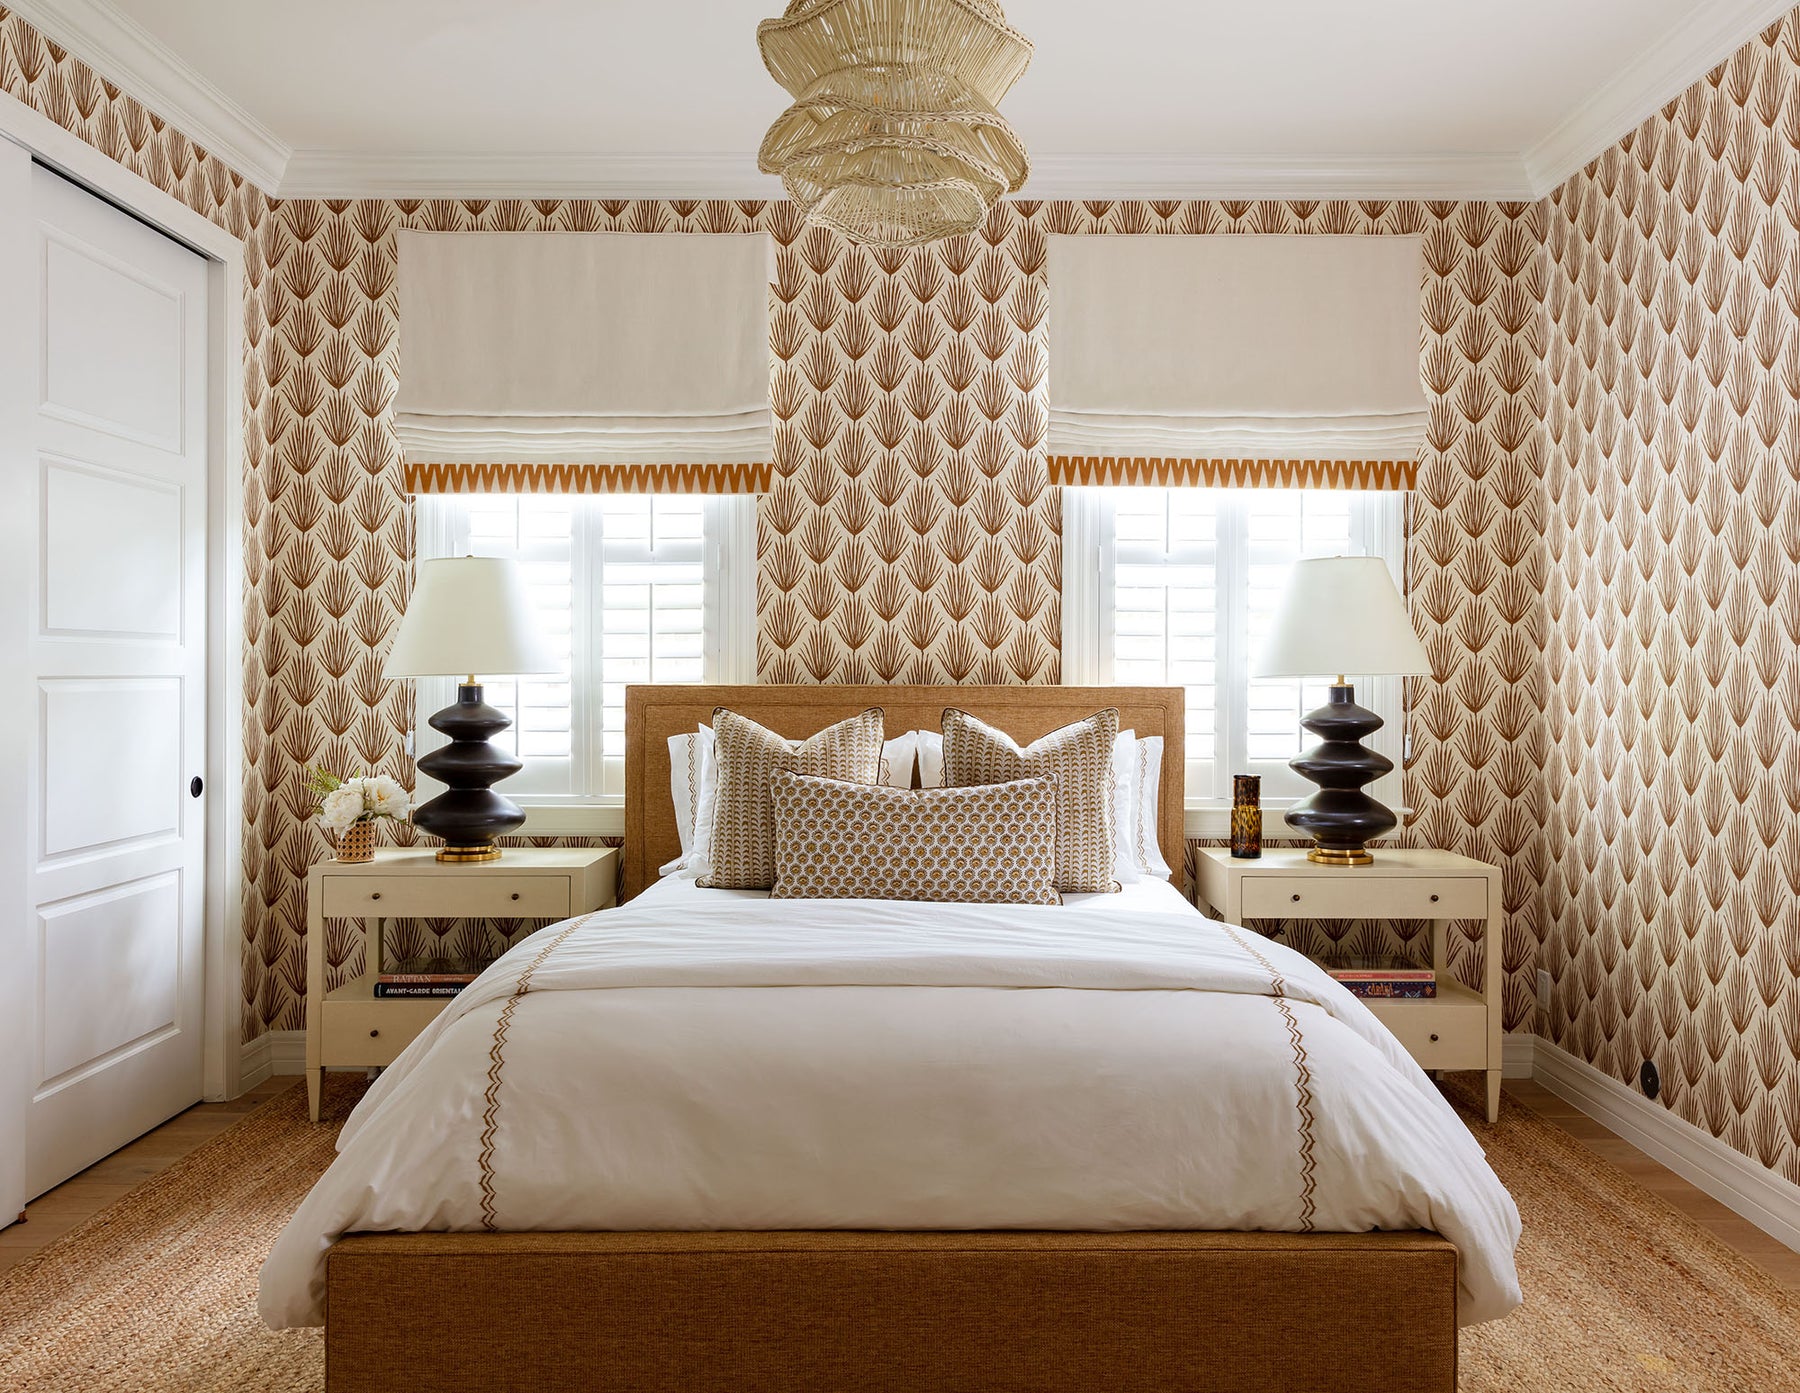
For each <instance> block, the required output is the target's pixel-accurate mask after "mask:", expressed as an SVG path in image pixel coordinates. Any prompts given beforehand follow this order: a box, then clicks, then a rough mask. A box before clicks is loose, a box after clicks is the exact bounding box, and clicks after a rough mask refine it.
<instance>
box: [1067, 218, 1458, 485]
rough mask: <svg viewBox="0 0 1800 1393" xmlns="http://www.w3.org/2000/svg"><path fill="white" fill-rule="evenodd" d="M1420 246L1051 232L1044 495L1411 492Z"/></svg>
mask: <svg viewBox="0 0 1800 1393" xmlns="http://www.w3.org/2000/svg"><path fill="white" fill-rule="evenodd" d="M1420 253H1421V247H1420V239H1419V238H1418V237H1415V236H1397V237H1386V236H1382V237H1358V236H1345V237H1338V236H1324V235H1302V236H1282V235H1267V236H1265V235H1243V236H1240V235H1218V236H1053V237H1051V238H1050V248H1049V265H1048V279H1049V292H1050V330H1049V332H1050V455H1051V460H1050V470H1051V479H1052V482H1054V483H1058V484H1153V485H1163V486H1167V485H1172V484H1193V485H1208V486H1215V487H1246V486H1257V485H1264V486H1274V487H1290V488H1291V487H1337V488H1360V489H1368V488H1399V489H1404V488H1410V487H1411V486H1412V482H1413V476H1414V470H1415V465H1416V461H1417V457H1418V451H1419V448H1420V445H1421V443H1422V441H1423V438H1424V433H1425V425H1426V417H1427V407H1426V402H1425V393H1424V389H1423V387H1422V386H1421V384H1420V380H1419V325H1420V313H1419V311H1420V304H1419V301H1420V283H1421V275H1422V271H1421V254H1420Z"/></svg>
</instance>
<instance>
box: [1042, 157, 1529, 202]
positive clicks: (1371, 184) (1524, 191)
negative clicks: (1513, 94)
mask: <svg viewBox="0 0 1800 1393" xmlns="http://www.w3.org/2000/svg"><path fill="white" fill-rule="evenodd" d="M1020 196H1021V197H1023V198H1493V199H1513V198H1521V199H1531V198H1535V197H1536V196H1537V195H1536V194H1535V193H1534V192H1533V191H1532V189H1531V186H1530V183H1529V181H1528V180H1527V179H1526V177H1525V166H1524V165H1523V164H1522V163H1521V162H1520V160H1519V157H1518V156H1517V155H1404V156H1361V155H1341V156H1340V155H1321V156H1314V155H1087V154H1083V155H1041V156H1038V157H1036V158H1034V159H1033V160H1032V163H1031V178H1030V179H1029V180H1027V181H1026V184H1025V187H1024V189H1023V190H1022V191H1021V193H1020Z"/></svg>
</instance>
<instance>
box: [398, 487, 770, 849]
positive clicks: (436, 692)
mask: <svg viewBox="0 0 1800 1393" xmlns="http://www.w3.org/2000/svg"><path fill="white" fill-rule="evenodd" d="M418 509H419V510H418V531H419V555H420V556H421V557H422V558H424V557H435V556H462V555H475V556H510V557H513V558H515V559H516V560H517V561H518V562H519V564H520V566H521V568H522V569H523V570H524V573H525V577H526V582H527V584H528V585H529V586H530V588H531V593H532V596H533V598H534V600H535V601H536V604H537V610H538V616H539V620H540V622H541V623H542V625H543V628H544V632H545V634H546V635H547V637H548V638H549V640H550V643H551V645H552V647H553V648H554V649H555V650H556V653H557V655H558V657H559V659H560V660H561V663H562V670H561V671H560V672H558V673H556V674H554V675H551V676H546V677H527V678H514V679H508V678H500V679H491V678H490V679H488V681H487V683H486V688H487V700H488V701H489V703H491V704H492V705H494V706H497V707H499V708H500V709H501V710H502V711H504V712H505V713H506V714H507V715H508V716H509V717H511V718H512V722H513V724H512V726H511V727H510V728H509V729H507V730H506V731H504V732H502V733H501V734H500V735H498V736H496V737H495V740H494V743H495V744H497V745H500V746H502V747H503V748H505V749H508V750H510V751H512V752H513V753H515V754H517V755H518V756H519V758H520V759H522V760H524V761H525V768H524V769H523V770H522V771H521V772H520V773H518V774H516V775H514V776H513V777H512V778H510V779H508V780H507V781H506V783H505V784H504V785H503V786H502V788H501V791H502V792H503V793H505V794H506V795H507V796H508V797H509V798H512V799H513V800H514V801H515V802H519V803H522V804H525V805H527V806H529V807H531V808H533V809H534V811H533V813H532V816H531V821H530V823H528V824H527V828H528V830H530V831H534V832H552V831H593V830H597V828H598V824H597V823H595V822H594V821H593V820H592V817H591V815H590V816H589V817H588V818H587V819H586V820H584V819H583V818H582V817H580V816H579V815H578V814H576V811H575V810H582V809H591V808H592V807H594V806H595V805H606V804H612V805H618V804H621V803H622V802H623V799H624V794H625V685H626V683H628V682H747V681H752V680H754V664H755V614H754V604H755V600H754V597H755V581H754V574H755V571H754V568H755V548H756V500H755V499H754V498H750V497H722V496H707V495H699V494H681V495H650V494H605V495H552V494H432V495H424V496H421V497H420V499H419V505H418ZM481 675H482V676H484V677H485V676H486V674H481ZM455 688H456V683H455V680H454V679H451V678H441V679H438V678H434V679H429V680H421V681H420V683H419V697H418V713H419V722H420V728H419V753H420V754H424V753H425V752H426V751H428V750H431V749H435V748H436V747H437V746H439V745H441V744H443V743H444V740H443V737H442V736H440V735H438V734H437V732H435V731H433V730H431V728H430V727H428V726H426V725H425V724H424V718H425V717H426V716H427V715H429V714H430V713H431V712H432V711H435V710H437V709H438V708H440V707H442V706H446V705H448V704H449V703H450V702H452V701H454V700H455V699H456V691H455ZM428 784H430V780H427V779H423V778H422V779H421V785H422V788H423V786H424V785H428ZM435 792H436V788H435V787H432V788H430V789H429V790H428V791H424V792H422V796H430V794H431V793H435ZM559 808H561V809H568V810H570V812H571V816H569V817H563V818H558V817H557V816H555V810H556V809H559ZM605 830H613V829H611V828H608V829H605Z"/></svg>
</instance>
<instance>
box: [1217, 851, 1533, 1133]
mask: <svg viewBox="0 0 1800 1393" xmlns="http://www.w3.org/2000/svg"><path fill="white" fill-rule="evenodd" d="M1195 862H1196V870H1197V871H1198V873H1199V874H1198V879H1199V884H1198V886H1197V887H1196V889H1197V892H1198V895H1199V898H1200V899H1201V900H1202V901H1203V902H1204V903H1206V904H1209V905H1211V906H1212V908H1213V910H1214V912H1215V913H1217V914H1218V915H1219V917H1220V918H1222V919H1223V920H1225V922H1226V923H1228V924H1242V923H1243V922H1244V921H1245V920H1247V919H1429V920H1430V921H1431V965H1432V967H1434V968H1435V969H1437V974H1438V983H1437V990H1438V994H1437V996H1436V997H1435V998H1434V999H1432V1000H1427V1001H1403V1000H1386V999H1382V998H1365V999H1364V1001H1363V1005H1365V1006H1367V1007H1368V1008H1369V1009H1370V1010H1371V1011H1372V1012H1374V1013H1375V1016H1376V1019H1378V1020H1379V1021H1380V1022H1381V1023H1382V1024H1383V1025H1385V1026H1386V1027H1387V1028H1388V1029H1389V1030H1391V1031H1392V1032H1393V1033H1394V1036H1395V1038H1396V1039H1398V1040H1399V1041H1400V1043H1401V1044H1402V1045H1404V1046H1405V1047H1406V1049H1407V1052H1408V1053H1410V1054H1411V1055H1412V1057H1413V1058H1414V1059H1416V1060H1418V1062H1419V1064H1420V1066H1421V1067H1423V1068H1426V1069H1452V1070H1454V1069H1481V1070H1485V1071H1486V1073H1487V1117H1488V1121H1489V1122H1493V1121H1494V1120H1495V1119H1497V1118H1498V1117H1499V1116H1500V1034H1501V1016H1502V1012H1503V1010H1504V1005H1505V1003H1504V1000H1503V997H1504V992H1503V990H1502V981H1503V978H1502V973H1501V967H1500V939H1501V936H1502V926H1503V913H1502V909H1501V904H1500V868H1499V867H1498V866H1490V865H1488V864H1487V863H1486V862H1485V861H1474V860H1471V859H1470V858H1469V857H1467V856H1458V855H1457V854H1456V853H1455V852H1453V851H1420V850H1411V849H1405V848H1396V849H1393V850H1389V849H1387V848H1381V849H1378V850H1377V851H1376V852H1375V864H1374V865H1372V866H1321V865H1319V864H1318V863H1317V862H1315V861H1308V860H1307V859H1306V852H1305V851H1304V850H1288V849H1285V848H1283V849H1275V850H1268V851H1264V852H1263V854H1262V855H1261V856H1260V857H1258V858H1256V859H1254V860H1241V861H1240V860H1236V859H1234V858H1233V857H1232V855H1231V853H1230V851H1228V850H1226V849H1225V848H1224V847H1205V848H1202V849H1201V850H1200V852H1199V854H1198V855H1197V856H1196V858H1195ZM1453 919H1485V920H1487V933H1486V934H1485V935H1483V937H1482V944H1481V946H1482V956H1483V963H1482V973H1481V980H1482V984H1483V989H1482V990H1481V991H1479V992H1474V991H1470V990H1469V989H1468V988H1467V987H1465V986H1464V985H1463V984H1462V983H1461V982H1459V981H1457V980H1456V978H1454V977H1453V976H1451V975H1450V973H1449V972H1448V971H1447V970H1446V968H1445V945H1444V939H1445V935H1446V934H1447V933H1448V932H1449V929H1450V921H1451V920H1453Z"/></svg>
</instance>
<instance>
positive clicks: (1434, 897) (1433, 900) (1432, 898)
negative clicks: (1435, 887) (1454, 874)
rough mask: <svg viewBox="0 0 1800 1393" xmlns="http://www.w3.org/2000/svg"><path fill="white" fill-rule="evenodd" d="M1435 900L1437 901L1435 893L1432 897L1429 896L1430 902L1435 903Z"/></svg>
mask: <svg viewBox="0 0 1800 1393" xmlns="http://www.w3.org/2000/svg"><path fill="white" fill-rule="evenodd" d="M1437 901H1438V897H1437V896H1436V895H1433V896H1432V897H1431V902H1432V903H1433V904H1436V903H1437Z"/></svg>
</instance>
